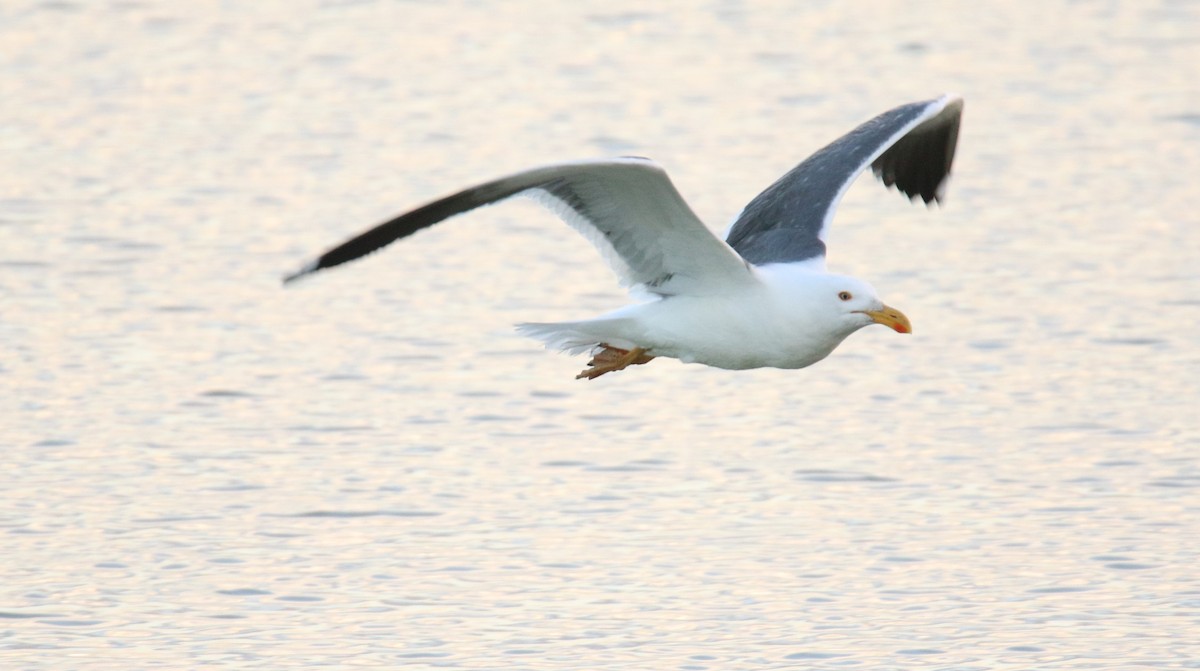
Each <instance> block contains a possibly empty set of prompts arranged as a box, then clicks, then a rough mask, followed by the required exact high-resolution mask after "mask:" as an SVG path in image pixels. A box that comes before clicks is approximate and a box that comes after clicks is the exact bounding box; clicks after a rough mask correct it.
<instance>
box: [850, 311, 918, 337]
mask: <svg viewBox="0 0 1200 671" xmlns="http://www.w3.org/2000/svg"><path fill="white" fill-rule="evenodd" d="M862 313H863V314H864V315H866V316H868V317H870V318H871V319H872V321H874V322H875V323H876V324H883V325H884V326H886V327H888V328H890V329H892V330H893V331H895V332H896V333H912V324H911V323H909V321H908V317H905V316H904V313H903V312H901V311H899V310H897V309H896V308H890V307H888V306H886V305H885V306H883V309H882V310H863V311H862Z"/></svg>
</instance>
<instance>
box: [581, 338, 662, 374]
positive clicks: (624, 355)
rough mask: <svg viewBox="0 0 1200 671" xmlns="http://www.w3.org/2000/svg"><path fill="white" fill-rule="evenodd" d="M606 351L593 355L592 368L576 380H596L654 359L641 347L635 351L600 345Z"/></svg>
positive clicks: (634, 349)
mask: <svg viewBox="0 0 1200 671" xmlns="http://www.w3.org/2000/svg"><path fill="white" fill-rule="evenodd" d="M600 346H601V347H603V348H604V349H602V350H600V351H599V352H596V353H595V354H593V355H592V360H591V361H589V362H588V365H589V366H591V368H588V369H586V370H584V371H583V372H582V373H580V374H579V375H576V376H575V379H576V380H580V379H583V378H587V379H589V380H594V379H596V378H598V377H600V376H601V375H604V374H605V373H611V372H613V371H617V370H623V369H625V368H627V367H629V366H637V365H640V364H643V363H649V362H650V360H651V359H653V358H654V357H652V356H650V355H649V354H646V350H644V349H642V348H641V347H634V348H633V349H629V350H626V349H621V348H619V347H613V346H611V345H606V344H604V343H600Z"/></svg>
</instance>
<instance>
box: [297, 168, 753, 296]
mask: <svg viewBox="0 0 1200 671" xmlns="http://www.w3.org/2000/svg"><path fill="white" fill-rule="evenodd" d="M517 194H528V195H532V196H535V197H536V198H537V200H539V201H540V202H541V203H542V204H544V205H547V206H549V207H550V208H551V209H552V210H554V211H555V213H557V214H558V215H559V216H560V217H561V218H562V219H563V220H564V221H566V222H567V223H568V224H570V225H571V226H572V227H573V228H575V229H576V230H577V231H579V232H580V233H582V234H583V235H584V237H586V238H587V239H588V240H590V241H591V242H592V243H593V244H594V245H595V246H596V247H597V248H598V249H599V250H600V252H601V253H602V254H603V255H604V257H605V260H607V261H608V262H609V265H610V266H612V268H613V270H614V271H615V272H616V273H617V275H618V277H619V278H620V280H621V282H622V284H624V285H626V286H640V287H644V288H646V289H648V290H649V291H651V292H653V293H656V294H660V295H674V294H680V293H709V292H719V291H721V290H722V288H727V287H728V286H730V285H731V284H736V283H738V282H749V281H754V280H753V275H752V274H751V272H750V270H749V268H748V267H747V265H746V263H745V261H743V260H742V258H741V257H740V256H738V254H737V252H735V251H733V249H731V248H730V247H729V245H727V244H725V243H724V242H722V241H721V239H720V238H718V237H717V236H716V235H713V233H712V231H710V230H709V229H708V227H707V226H705V225H704V224H703V223H702V222H701V221H700V220H699V219H698V218H697V217H696V215H695V214H694V213H693V212H692V210H691V208H689V207H688V205H687V203H686V202H684V200H683V197H682V196H680V195H679V192H678V191H676V190H675V186H674V185H673V184H671V180H670V179H669V178H668V177H667V174H666V172H665V171H664V170H663V169H662V168H661V167H660V166H659V165H658V164H656V163H654V162H653V161H650V160H649V159H643V158H619V159H609V160H600V161H580V162H575V163H563V164H558V165H552V166H547V167H544V168H536V169H533V170H527V171H525V172H520V173H517V174H515V175H509V176H508V177H502V178H500V179H497V180H493V181H490V182H486V183H484V184H480V185H478V186H474V187H471V188H469V189H464V190H462V191H459V192H458V193H455V194H452V195H449V196H446V197H445V198H441V199H439V200H435V201H433V202H432V203H429V204H427V205H424V206H422V207H419V208H417V209H415V210H412V211H410V212H407V213H405V214H402V215H400V216H398V217H396V218H394V219H391V220H389V221H386V222H384V223H382V224H379V225H378V226H376V227H374V228H372V229H370V230H368V231H365V232H364V233H361V234H359V235H357V236H355V237H354V238H351V239H350V240H347V241H346V242H344V243H342V244H340V245H338V246H337V247H334V248H333V249H330V250H329V251H327V252H325V253H324V254H322V255H321V256H320V257H318V258H317V259H316V260H314V261H312V262H310V263H308V264H307V265H305V266H304V267H302V268H301V269H300V270H299V271H297V272H295V273H293V274H291V275H289V276H287V277H286V278H285V279H284V282H285V283H287V282H291V281H293V280H296V279H299V278H300V277H303V276H305V275H308V274H310V273H314V272H316V271H318V270H321V269H323V268H330V267H333V266H336V265H340V264H342V263H346V262H347V261H353V260H354V259H357V258H359V257H361V256H365V255H367V254H370V253H371V252H374V251H376V250H378V249H380V248H381V247H384V246H386V245H388V244H391V243H392V242H395V241H396V240H399V239H401V238H404V237H407V236H409V235H412V234H413V233H416V232H417V231H419V230H421V229H424V228H428V227H430V226H433V225H434V224H436V223H438V222H440V221H443V220H445V219H448V218H450V217H453V216H455V215H457V214H462V213H463V212H467V211H469V210H473V209H475V208H477V207H480V206H483V205H488V204H490V203H495V202H497V201H500V200H504V199H506V198H509V197H511V196H515V195H517Z"/></svg>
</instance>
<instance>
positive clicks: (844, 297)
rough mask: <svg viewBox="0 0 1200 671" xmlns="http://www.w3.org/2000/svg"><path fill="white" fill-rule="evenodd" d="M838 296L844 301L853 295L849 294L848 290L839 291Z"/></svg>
mask: <svg viewBox="0 0 1200 671" xmlns="http://www.w3.org/2000/svg"><path fill="white" fill-rule="evenodd" d="M838 298H840V299H842V300H844V301H848V300H850V299H851V298H854V296H853V295H851V293H850V292H849V291H843V292H841V293H839V294H838Z"/></svg>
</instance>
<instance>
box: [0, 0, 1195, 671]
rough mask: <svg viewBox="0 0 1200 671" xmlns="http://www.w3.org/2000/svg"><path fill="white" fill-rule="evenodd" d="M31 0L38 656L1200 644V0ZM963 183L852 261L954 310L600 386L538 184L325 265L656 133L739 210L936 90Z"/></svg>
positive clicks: (1, 18)
mask: <svg viewBox="0 0 1200 671" xmlns="http://www.w3.org/2000/svg"><path fill="white" fill-rule="evenodd" d="M545 5H546V3H535V2H525V1H520V2H504V3H500V2H449V3H420V2H390V1H382V0H380V1H379V2H366V1H364V2H333V1H329V2H298V3H293V2H284V1H283V0H267V1H260V2H254V3H226V2H195V3H166V2H161V3H156V2H137V1H134V2H124V1H123V2H101V1H96V2H71V1H66V2H63V1H56V2H50V1H48V0H47V1H40V2H30V1H28V0H15V1H13V0H10V1H8V2H5V3H4V4H3V5H2V6H0V101H3V102H2V103H0V175H2V177H0V343H3V349H2V350H0V392H2V393H0V444H2V445H3V463H4V466H3V469H2V470H0V492H3V495H2V498H0V524H2V525H3V528H2V532H0V533H3V536H2V538H3V545H2V546H0V548H2V552H3V555H2V556H3V560H2V561H0V666H2V667H3V668H5V669H56V670H57V669H89V670H94V669H101V670H103V669H122V670H124V669H143V668H146V669H149V668H167V669H185V668H200V667H205V668H208V667H224V668H255V669H262V668H273V669H289V668H306V667H320V666H327V667H334V668H355V667H385V668H390V667H397V666H413V667H429V668H433V667H438V668H461V669H501V668H504V669H639V670H641V669H679V670H687V671H705V670H714V671H716V670H725V669H756V668H766V669H792V668H839V669H841V668H850V669H916V668H929V669H958V670H967V669H971V670H982V669H1034V668H1037V669H1043V668H1045V669H1129V668H1143V667H1148V668H1156V669H1181V668H1200V522H1197V515H1198V514H1200V462H1198V460H1197V454H1198V451H1200V420H1198V419H1197V412H1198V409H1200V402H1198V401H1200V383H1198V381H1197V380H1198V379H1200V332H1198V331H1197V328H1196V327H1197V323H1198V322H1200V268H1198V265H1197V264H1198V262H1200V214H1198V213H1200V187H1198V186H1197V181H1196V180H1197V177H1196V175H1197V174H1200V76H1198V73H1200V70H1198V69H1197V66H1196V63H1200V5H1198V4H1197V3H1195V2H1186V1H1178V0H1177V1H1174V2H1172V1H1157V0H1149V1H1147V2H1135V1H1133V0H1128V1H1126V2H1078V3H1070V4H1066V5H1059V4H1058V3H1049V4H1047V3H1045V2H1033V1H1031V0H1022V1H1019V2H1008V3H992V5H994V6H984V5H980V6H970V7H968V5H967V4H964V3H951V2H945V3H937V2H919V1H918V2H915V3H914V2H909V1H906V2H865V3H772V2H756V3H742V2H736V1H733V0H729V1H727V2H711V3H708V4H703V5H702V4H698V3H682V2H680V3H674V4H671V3H658V4H657V5H654V7H653V8H647V5H645V3H635V2H580V3H560V4H558V5H554V6H552V7H550V8H546V7H545ZM943 91H956V92H959V93H961V94H963V95H964V96H965V97H966V100H967V106H966V117H965V122H964V128H963V135H962V138H961V145H960V151H959V161H958V165H957V166H956V169H957V171H956V174H955V177H954V180H953V181H952V183H951V185H950V191H949V199H948V202H947V204H946V206H945V207H944V208H941V209H934V210H926V209H925V208H922V207H916V206H910V205H907V204H905V202H904V200H903V199H902V198H900V197H898V196H896V195H895V194H894V193H888V192H886V191H885V190H883V189H882V188H880V187H879V186H878V185H876V184H874V183H871V180H863V181H862V182H861V183H859V184H858V185H856V186H855V187H854V188H853V189H852V190H851V193H850V194H849V196H848V197H847V200H846V202H845V203H844V205H843V207H842V210H841V215H840V217H839V220H838V222H837V224H836V227H835V229H836V230H835V231H834V234H833V240H832V245H831V258H830V263H831V266H832V267H833V268H834V269H837V270H841V271H844V272H849V273H853V274H857V275H859V276H861V277H864V278H866V279H868V280H870V281H871V282H873V283H874V284H875V285H876V286H877V287H878V288H879V290H880V292H881V294H882V295H883V297H884V298H885V299H886V300H887V301H888V302H889V303H890V304H892V305H895V306H897V307H899V308H901V309H902V310H904V311H905V312H906V313H907V314H908V315H909V316H910V317H911V318H912V320H913V322H914V325H915V329H916V333H915V335H913V336H911V337H901V336H897V335H896V334H894V333H892V332H890V331H888V330H886V329H882V328H874V329H867V330H865V331H863V332H861V333H859V334H857V335H855V336H853V337H851V338H850V339H849V340H848V341H847V342H846V343H845V344H844V345H843V346H842V347H841V349H839V350H838V351H837V352H836V353H835V354H834V355H833V356H832V357H831V358H830V359H829V360H827V361H825V362H823V363H821V364H819V365H817V366H815V367H813V368H810V369H806V370H802V371H792V372H782V371H753V372H743V373H731V372H724V371H713V370H707V369H703V368H699V367H695V366H683V365H680V364H678V363H675V362H671V361H655V362H654V363H653V364H652V365H649V366H643V367H638V368H637V369H633V370H630V371H626V372H623V373H620V374H616V375H611V376H606V377H604V378H603V379H601V380H598V381H596V382H593V383H583V382H577V381H575V380H573V379H572V378H573V376H574V374H575V373H576V372H577V371H578V370H579V369H580V368H581V367H582V364H583V359H581V358H576V359H571V358H567V357H564V356H560V355H555V354H549V353H546V352H544V351H542V350H541V349H540V347H539V346H538V345H537V344H536V343H533V342H532V341H526V340H523V339H521V338H519V337H517V336H516V335H515V334H513V333H512V331H511V329H510V324H511V323H513V322H517V321H523V320H556V319H565V318H573V317H583V316H587V315H591V314H594V313H597V312H599V311H602V310H607V309H609V308H612V307H615V306H617V305H619V304H621V303H622V301H623V300H624V297H623V295H622V294H621V292H620V291H619V290H618V289H617V287H616V286H615V283H614V282H613V280H612V278H611V276H610V275H609V273H608V270H607V269H606V268H605V267H604V265H603V264H602V262H601V261H600V260H599V258H598V257H597V256H596V255H595V254H594V253H593V251H592V250H591V249H590V248H589V247H588V246H587V244H586V243H585V242H584V241H583V240H582V239H580V238H578V237H576V236H575V235H574V234H573V233H572V232H570V231H569V230H568V229H567V228H566V227H565V226H562V225H561V224H559V223H557V222H556V221H555V220H554V219H553V218H552V217H550V216H549V215H547V214H545V213H543V212H541V211H540V210H538V209H537V208H536V207H535V206H533V205H531V204H528V203H524V202H518V203H512V204H506V205H503V206H500V207H495V208H489V209H487V210H485V211H482V212H479V213H476V214H475V215H474V216H471V217H467V218H463V219H461V220H456V221H454V222H452V224H450V225H446V226H444V227H442V228H440V229H436V230H432V231H429V232H427V233H424V234H422V235H420V236H418V237H416V238H414V239H412V240H409V241H406V243H405V244H403V245H397V246H396V247H394V248H391V249H389V250H387V251H386V252H385V253H382V254H379V255H376V256H374V257H372V258H370V259H367V260H364V261H363V262H361V263H357V264H355V265H353V266H349V267H346V268H341V269H338V270H337V271H334V272H330V273H327V274H322V275H320V276H317V277H315V278H313V280H312V281H309V282H305V283H302V284H301V285H299V286H297V287H294V288H289V289H287V290H284V289H282V288H281V287H280V286H279V278H280V276H281V275H282V274H283V273H284V272H286V271H289V270H291V269H293V268H294V267H295V266H296V265H297V264H298V263H299V262H301V261H303V260H305V259H306V258H307V257H309V256H310V255H311V254H313V253H315V252H318V251H321V250H322V249H324V248H326V247H327V246H328V245H330V244H332V243H334V242H337V241H339V240H340V239H342V238H343V237H344V236H346V235H348V234H350V233H353V232H356V231H358V230H360V229H362V228H364V227H365V226H368V225H371V224H373V223H375V222H376V221H378V220H380V219H382V218H384V217H387V216H390V215H392V214H394V213H396V212H398V211H400V210H402V209H404V208H406V207H408V206H411V205H414V204H418V203H420V202H422V201H424V200H425V199H428V198H430V197H432V196H434V195H437V194H440V193H443V192H445V191H448V190H451V189H454V188H457V187H459V186H463V185H465V184H467V183H470V182H471V181H473V180H478V179H483V178H487V177H492V176H495V175H498V174H502V173H504V172H506V171H509V170H515V169H518V168H523V167H528V166H532V165H536V164H540V163H546V162H551V161H556V160H562V159H569V158H582V157H589V156H610V155H617V154H640V155H647V156H652V157H654V158H656V159H658V160H659V161H660V162H662V163H663V164H664V165H665V166H666V167H667V168H668V169H669V170H670V172H671V174H672V176H673V178H674V179H675V181H676V183H677V185H678V186H679V188H680V190H681V191H682V192H683V193H684V194H685V195H686V196H687V197H688V199H689V200H690V201H691V202H692V204H693V205H694V207H695V209H696V210H697V212H699V213H700V214H701V215H702V216H703V217H705V218H706V220H708V221H709V222H710V223H711V225H712V226H713V227H714V228H720V227H723V226H724V224H725V223H726V222H727V221H728V220H729V218H730V217H731V216H733V214H734V213H736V212H737V211H738V210H739V209H740V208H741V206H742V204H744V203H745V202H746V201H747V200H748V199H749V198H751V197H752V196H753V195H754V194H755V193H756V192H757V191H758V190H759V189H761V188H762V187H764V186H766V185H767V184H768V183H769V182H770V181H771V180H773V179H774V178H775V177H777V176H778V175H779V174H781V173H782V172H784V171H785V170H786V169H788V168H789V167H791V166H792V165H793V164H794V163H795V162H797V161H798V160H800V159H801V158H803V157H804V156H806V155H807V154H808V153H809V152H811V151H812V150H814V149H816V148H817V147H819V146H820V145H822V144H823V143H825V142H826V141H828V140H830V139H832V138H834V137H836V136H838V135H840V134H841V133H843V132H845V131H847V130H849V129H850V128H851V127H853V126H854V125H855V124H857V123H859V122H860V121H862V120H864V119H866V118H868V117H870V116H872V115H873V114H875V113H877V112H880V111H882V110H884V109H887V108H890V107H892V106H894V105H897V104H900V103H903V102H908V101H912V100H920V99H924V98H929V97H932V96H934V95H937V94H939V93H941V92H943Z"/></svg>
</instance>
